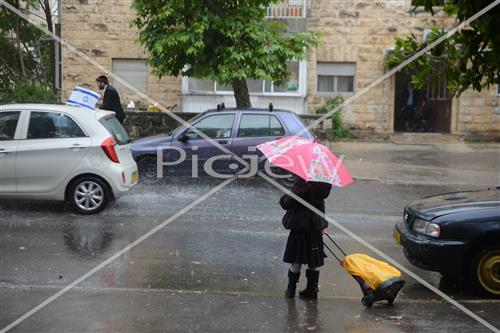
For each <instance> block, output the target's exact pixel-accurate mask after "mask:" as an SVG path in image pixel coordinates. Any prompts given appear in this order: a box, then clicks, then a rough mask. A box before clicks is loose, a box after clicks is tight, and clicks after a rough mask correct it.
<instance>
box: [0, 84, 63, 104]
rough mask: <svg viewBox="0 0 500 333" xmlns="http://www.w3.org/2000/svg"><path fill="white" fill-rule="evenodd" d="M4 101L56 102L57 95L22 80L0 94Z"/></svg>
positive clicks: (1, 99)
mask: <svg viewBox="0 0 500 333" xmlns="http://www.w3.org/2000/svg"><path fill="white" fill-rule="evenodd" d="M0 101H2V102H4V103H56V102H57V95H56V94H55V93H54V92H53V91H52V90H50V89H47V88H46V87H43V86H41V85H39V84H32V83H29V82H22V83H18V84H16V85H15V87H14V88H13V89H11V90H8V91H6V92H5V93H4V94H3V95H1V96H0Z"/></svg>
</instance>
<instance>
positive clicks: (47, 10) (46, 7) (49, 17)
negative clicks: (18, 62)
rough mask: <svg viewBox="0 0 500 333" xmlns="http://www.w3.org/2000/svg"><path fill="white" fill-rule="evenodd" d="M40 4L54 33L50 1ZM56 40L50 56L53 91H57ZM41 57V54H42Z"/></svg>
mask: <svg viewBox="0 0 500 333" xmlns="http://www.w3.org/2000/svg"><path fill="white" fill-rule="evenodd" d="M39 3H40V5H41V7H42V10H43V12H44V14H45V21H46V22H47V29H48V30H49V31H50V32H52V33H54V23H53V20H52V10H51V8H50V2H49V0H39ZM57 43H58V42H57V41H56V40H52V42H51V43H50V44H51V46H50V50H49V56H50V81H51V82H50V84H51V86H52V89H54V91H55V89H56V80H57V78H56V55H55V49H54V48H55V47H56V45H57ZM40 56H41V54H40Z"/></svg>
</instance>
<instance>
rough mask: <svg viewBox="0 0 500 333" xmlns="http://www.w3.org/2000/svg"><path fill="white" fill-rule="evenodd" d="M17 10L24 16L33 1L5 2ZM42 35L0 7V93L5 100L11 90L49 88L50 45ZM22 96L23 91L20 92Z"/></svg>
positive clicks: (12, 0)
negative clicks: (27, 87)
mask: <svg viewBox="0 0 500 333" xmlns="http://www.w3.org/2000/svg"><path fill="white" fill-rule="evenodd" d="M6 2H7V3H9V4H11V5H13V6H14V7H16V8H18V9H19V10H21V11H23V12H25V13H28V12H29V8H30V6H32V5H33V4H35V3H36V2H38V1H37V0H27V1H23V2H19V1H16V0H6ZM42 37H44V34H43V33H42V32H41V31H40V30H38V29H37V28H36V27H34V26H33V25H31V24H30V23H29V22H27V21H25V20H24V19H22V18H20V17H19V16H17V15H16V14H15V13H13V12H11V11H10V10H9V9H7V8H6V7H5V6H0V59H2V61H1V62H0V93H1V94H2V95H3V96H2V97H3V98H5V97H6V96H13V95H12V87H17V86H20V87H22V89H26V86H28V85H30V84H29V83H27V82H32V83H33V84H34V85H35V86H40V87H42V88H43V89H45V88H44V87H47V88H48V87H51V86H52V83H53V82H52V81H53V80H52V75H51V71H50V68H51V59H50V52H51V49H52V48H53V44H52V43H50V42H47V41H43V40H42ZM22 93H24V92H22Z"/></svg>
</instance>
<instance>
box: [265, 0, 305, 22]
mask: <svg viewBox="0 0 500 333" xmlns="http://www.w3.org/2000/svg"><path fill="white" fill-rule="evenodd" d="M306 1H307V0H285V1H283V2H282V3H278V4H273V5H271V6H269V7H268V8H267V18H303V17H306Z"/></svg>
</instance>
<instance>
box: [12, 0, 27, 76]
mask: <svg viewBox="0 0 500 333" xmlns="http://www.w3.org/2000/svg"><path fill="white" fill-rule="evenodd" d="M14 6H15V8H16V9H18V10H19V9H20V6H19V1H16V2H15V3H14ZM15 33H16V45H17V52H18V53H19V65H20V66H21V73H22V75H23V79H25V78H26V77H27V76H28V75H27V73H26V65H25V64H24V57H23V50H22V48H21V18H20V17H19V16H17V17H16V28H15Z"/></svg>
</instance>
